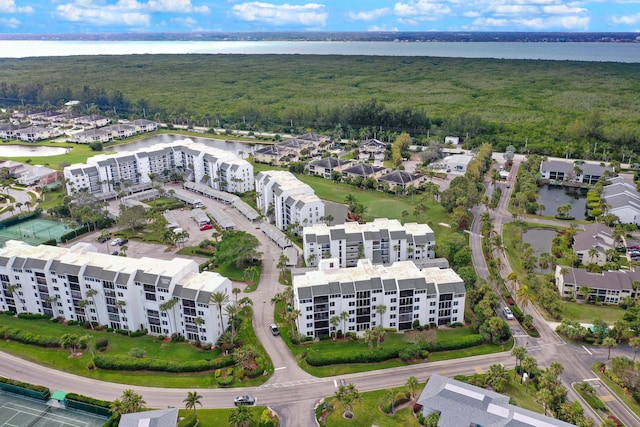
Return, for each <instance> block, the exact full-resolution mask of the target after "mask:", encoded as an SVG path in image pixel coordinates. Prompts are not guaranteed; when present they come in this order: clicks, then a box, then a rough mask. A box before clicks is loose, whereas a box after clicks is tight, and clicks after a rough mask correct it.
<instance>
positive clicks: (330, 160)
mask: <svg viewBox="0 0 640 427" xmlns="http://www.w3.org/2000/svg"><path fill="white" fill-rule="evenodd" d="M348 164H351V161H349V160H341V159H338V158H337V157H325V158H324V159H318V160H314V161H312V162H309V166H311V165H313V166H315V167H319V168H328V169H333V168H337V167H339V166H344V165H348Z"/></svg>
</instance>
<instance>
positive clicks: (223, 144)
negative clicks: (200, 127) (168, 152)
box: [109, 133, 261, 157]
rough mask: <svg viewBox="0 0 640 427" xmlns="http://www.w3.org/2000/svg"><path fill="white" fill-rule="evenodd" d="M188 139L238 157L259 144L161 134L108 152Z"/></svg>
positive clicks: (118, 146) (248, 152) (117, 146)
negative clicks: (229, 152)
mask: <svg viewBox="0 0 640 427" xmlns="http://www.w3.org/2000/svg"><path fill="white" fill-rule="evenodd" d="M187 138H189V139H190V140H192V141H193V142H198V143H201V144H205V145H209V146H211V147H215V148H219V149H221V150H225V151H231V152H232V153H235V154H237V155H238V156H240V152H242V157H248V156H249V154H250V153H253V151H254V150H255V149H256V147H258V148H259V147H260V146H261V145H260V144H251V143H248V142H241V141H229V142H227V141H225V140H223V139H214V138H199V137H193V136H185V135H177V134H168V133H166V134H162V135H154V136H152V137H150V138H146V139H141V140H139V141H135V142H130V143H128V144H122V145H116V146H114V147H109V150H113V151H116V152H121V151H135V150H139V149H141V148H145V147H149V146H151V145H154V144H160V143H166V142H173V141H179V140H183V139H187Z"/></svg>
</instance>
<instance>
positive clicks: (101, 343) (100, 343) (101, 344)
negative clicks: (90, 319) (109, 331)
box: [96, 337, 109, 351]
mask: <svg viewBox="0 0 640 427" xmlns="http://www.w3.org/2000/svg"><path fill="white" fill-rule="evenodd" d="M108 346H109V340H108V339H106V338H104V337H100V338H98V339H97V340H96V350H98V351H103V350H104V349H106V348H107V347H108Z"/></svg>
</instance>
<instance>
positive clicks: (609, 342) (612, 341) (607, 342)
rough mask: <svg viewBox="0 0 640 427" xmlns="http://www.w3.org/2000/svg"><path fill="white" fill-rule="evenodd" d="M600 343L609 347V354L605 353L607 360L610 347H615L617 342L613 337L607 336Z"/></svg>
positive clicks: (609, 357) (609, 355)
mask: <svg viewBox="0 0 640 427" xmlns="http://www.w3.org/2000/svg"><path fill="white" fill-rule="evenodd" d="M602 345H603V346H604V347H607V348H608V349H609V354H607V360H609V359H611V349H612V348H613V347H616V346H617V345H618V342H617V341H616V340H615V339H614V338H611V337H607V338H605V339H604V340H602Z"/></svg>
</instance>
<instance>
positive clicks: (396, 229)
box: [302, 218, 436, 267]
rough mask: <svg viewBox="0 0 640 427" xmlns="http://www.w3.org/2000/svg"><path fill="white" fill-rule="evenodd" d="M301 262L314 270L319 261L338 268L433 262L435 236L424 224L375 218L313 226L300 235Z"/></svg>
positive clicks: (306, 228)
mask: <svg viewBox="0 0 640 427" xmlns="http://www.w3.org/2000/svg"><path fill="white" fill-rule="evenodd" d="M302 240H303V243H304V259H305V261H306V263H307V265H308V266H316V265H318V263H319V261H320V260H321V259H323V258H335V259H337V260H338V262H339V266H340V267H353V266H355V265H356V264H357V263H358V260H359V259H361V258H366V259H369V260H371V261H372V262H373V263H374V264H389V263H393V262H396V261H407V260H421V259H426V258H434V257H435V253H434V248H435V244H436V237H435V233H434V232H433V230H432V229H431V227H429V226H428V225H427V224H417V223H414V222H412V223H407V224H404V225H402V224H401V223H400V221H398V220H396V219H387V218H377V219H375V220H373V222H368V223H366V224H358V223H355V222H348V223H345V224H340V225H334V226H327V225H325V224H316V225H313V226H309V227H305V228H304V229H303V232H302Z"/></svg>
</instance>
